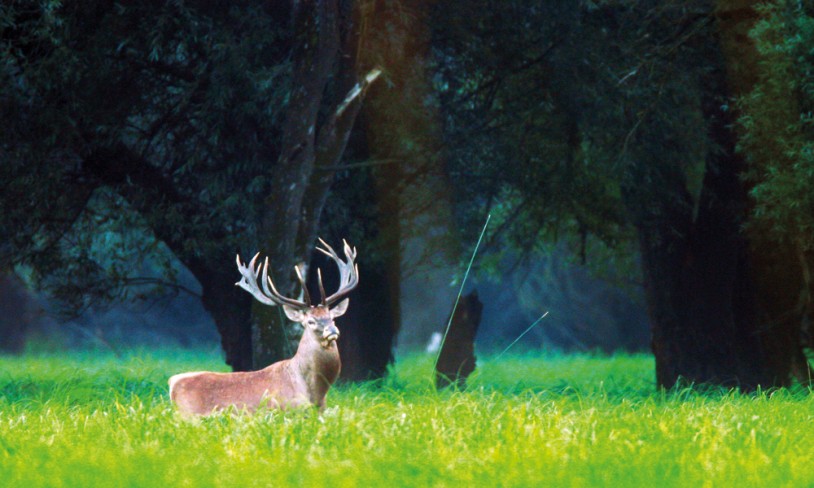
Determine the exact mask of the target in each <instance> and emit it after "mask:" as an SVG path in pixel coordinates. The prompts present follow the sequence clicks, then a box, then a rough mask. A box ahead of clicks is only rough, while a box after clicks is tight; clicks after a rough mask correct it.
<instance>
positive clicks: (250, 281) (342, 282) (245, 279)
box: [235, 239, 359, 309]
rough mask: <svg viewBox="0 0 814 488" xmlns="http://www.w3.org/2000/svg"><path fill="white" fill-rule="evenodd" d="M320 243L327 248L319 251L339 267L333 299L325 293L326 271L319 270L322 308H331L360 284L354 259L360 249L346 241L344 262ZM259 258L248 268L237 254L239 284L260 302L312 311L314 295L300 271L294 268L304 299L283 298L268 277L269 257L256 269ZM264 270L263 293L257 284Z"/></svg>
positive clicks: (254, 258)
mask: <svg viewBox="0 0 814 488" xmlns="http://www.w3.org/2000/svg"><path fill="white" fill-rule="evenodd" d="M319 242H320V244H322V245H323V246H324V249H323V248H321V247H319V246H317V251H319V252H321V253H323V254H325V255H326V256H328V257H329V258H331V259H332V260H333V261H334V262H335V263H336V265H337V266H338V267H339V289H338V290H337V291H336V293H334V294H333V295H331V296H327V295H326V294H325V287H324V286H322V270H319V269H317V276H318V278H319V291H320V292H321V293H322V305H325V306H328V305H331V304H333V303H335V302H337V301H339V299H340V298H343V297H344V296H345V295H347V294H348V293H350V292H351V290H353V289H354V288H356V285H358V284H359V267H358V266H357V265H356V263H354V259H356V248H351V247H350V246H349V245H348V243H347V242H346V241H344V240H343V241H342V243H343V244H344V246H345V249H344V250H345V257H346V258H347V261H343V260H342V258H340V257H339V256H338V255H337V254H336V252H335V251H334V250H333V248H332V247H331V246H329V245H328V244H327V243H326V242H325V241H323V240H322V239H320V240H319ZM259 255H260V253H257V254H255V255H254V257H253V258H252V260H251V261H250V262H249V264H248V265H245V264H243V263H241V262H240V255H239V254H238V255H237V258H236V260H237V270H238V271H239V272H240V275H241V278H240V281H238V282H237V283H235V285H237V286H239V287H241V288H243V289H244V290H246V291H247V292H249V293H251V294H252V296H253V297H254V298H256V299H257V301H259V302H260V303H263V304H265V305H272V306H274V305H289V306H291V307H294V308H298V309H307V308H310V307H311V296H310V295H309V294H308V288H307V287H306V286H305V279H304V278H303V274H302V272H301V271H300V268H298V267H297V266H294V271H295V272H296V273H297V279H298V280H299V282H300V286H302V293H303V297H304V300H296V299H294V298H288V297H285V296H283V295H281V294H280V292H278V291H277V288H276V287H275V286H274V282H273V281H271V277H270V276H269V275H268V268H269V260H268V258H266V259H265V261H264V262H263V264H262V266H261V265H256V266H255V263H256V262H257V257H258V256H259ZM261 271H262V274H263V276H262V278H261V279H260V282H261V283H262V284H263V288H262V290H261V289H260V287H259V286H258V285H257V278H258V277H259V276H260V273H261Z"/></svg>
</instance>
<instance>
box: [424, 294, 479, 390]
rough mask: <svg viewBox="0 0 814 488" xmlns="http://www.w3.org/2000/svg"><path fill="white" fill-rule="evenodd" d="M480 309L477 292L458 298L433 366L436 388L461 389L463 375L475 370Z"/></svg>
mask: <svg viewBox="0 0 814 488" xmlns="http://www.w3.org/2000/svg"><path fill="white" fill-rule="evenodd" d="M482 311H483V303H481V301H480V300H479V299H478V293H477V291H473V292H472V293H470V294H469V295H466V296H463V297H461V300H460V301H459V302H458V308H457V309H456V310H455V315H454V316H453V317H452V323H451V324H450V326H449V331H448V332H447V338H446V340H445V341H444V344H443V345H442V346H441V353H440V355H439V357H438V362H437V363H436V365H435V387H436V388H438V389H441V388H446V387H448V386H450V385H454V386H455V387H456V388H464V387H465V386H466V378H467V377H469V375H470V374H472V372H473V371H475V359H476V358H475V335H476V334H477V333H478V326H480V319H481V312H482Z"/></svg>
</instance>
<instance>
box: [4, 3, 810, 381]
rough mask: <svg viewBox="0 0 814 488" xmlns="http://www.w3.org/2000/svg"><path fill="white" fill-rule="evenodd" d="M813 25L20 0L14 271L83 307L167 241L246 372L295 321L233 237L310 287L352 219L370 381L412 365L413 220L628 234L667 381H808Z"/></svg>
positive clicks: (568, 237) (9, 116)
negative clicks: (305, 267) (261, 293)
mask: <svg viewBox="0 0 814 488" xmlns="http://www.w3.org/2000/svg"><path fill="white" fill-rule="evenodd" d="M812 18H814V6H812V5H811V4H810V2H806V1H803V2H799V1H790V0H776V1H774V2H770V3H768V4H760V3H759V2H757V1H748V0H718V1H711V0H694V1H690V2H686V1H676V0H646V1H633V0H609V1H601V2H599V1H588V0H585V1H576V2H575V1H565V0H551V1H546V2H531V1H524V0H511V1H501V2H490V1H486V0H466V1H464V0H460V1H459V0H452V1H447V2H431V1H422V0H414V1H395V0H376V1H349V0H343V1H336V0H335V1H315V0H313V1H311V0H309V1H300V2H293V3H288V2H272V3H269V4H267V5H265V6H257V5H255V4H254V3H251V2H213V3H207V4H206V5H200V6H195V7H189V6H184V5H182V4H177V3H172V4H164V3H163V2H148V3H144V2H132V3H130V2H124V3H121V2H119V3H113V2H106V1H101V0H100V1H95V2H83V3H81V4H79V3H77V4H69V5H54V6H50V4H40V3H34V2H23V1H19V2H12V3H7V4H5V5H4V6H2V7H0V42H1V43H2V44H0V59H1V60H2V62H1V63H0V77H1V78H2V79H1V80H0V82H2V86H3V87H4V88H5V89H4V90H3V91H2V92H0V119H2V121H3V123H4V131H3V133H2V134H0V161H2V166H1V167H0V168H1V169H0V171H1V172H2V174H0V177H1V178H2V180H3V181H4V183H6V185H5V188H4V190H3V197H2V201H0V205H2V207H0V212H2V215H1V216H0V233H1V234H2V235H0V237H1V238H2V244H1V245H0V269H4V270H9V269H11V267H15V266H16V269H18V270H22V272H24V273H25V274H27V276H28V278H29V281H31V282H32V283H34V284H35V286H38V287H41V288H45V289H50V290H51V291H52V292H54V293H55V294H56V296H59V297H62V298H64V299H66V300H67V301H69V302H71V303H73V304H75V305H76V304H78V305H79V306H80V307H81V306H83V305H86V304H87V300H88V299H89V297H94V296H95V297H102V298H104V299H107V300H110V299H116V298H117V297H119V296H120V294H121V293H122V290H123V289H125V288H122V286H121V285H122V284H123V283H126V281H127V278H128V276H129V275H128V272H129V270H131V269H132V267H133V264H132V263H133V262H134V260H135V261H138V260H139V259H141V258H144V257H145V256H157V255H158V256H161V255H162V253H164V254H163V255H165V256H166V255H168V254H171V255H172V256H175V257H176V258H177V259H178V260H180V261H181V262H182V263H184V265H185V266H187V267H188V268H189V269H190V270H191V271H192V273H193V274H194V275H195V277H196V278H197V279H198V281H199V282H200V283H201V286H202V289H203V292H202V301H203V303H204V305H205V307H206V308H207V310H208V311H209V312H210V313H211V314H212V316H213V317H214V318H215V321H216V323H217V325H218V329H219V332H220V334H221V337H222V339H223V347H224V350H225V352H226V357H227V362H228V363H229V364H230V365H231V366H232V367H233V368H235V369H248V368H251V367H255V366H261V365H263V364H266V363H268V362H270V361H272V360H274V359H278V358H280V357H282V356H284V355H286V345H287V344H288V341H289V335H290V334H291V331H289V330H288V329H287V327H288V326H287V325H286V324H285V323H284V322H283V320H282V317H281V315H280V314H278V313H277V310H276V309H264V308H261V307H260V306H258V305H256V304H255V305H252V304H251V301H250V299H249V297H248V296H247V295H245V294H241V293H240V292H239V291H238V290H236V289H235V288H234V286H233V283H234V280H235V277H234V269H233V268H232V266H233V265H232V263H233V260H234V253H235V252H236V251H240V252H241V256H243V257H244V259H247V258H248V257H250V256H249V254H251V253H253V252H255V251H261V252H262V253H263V254H264V255H268V256H269V258H270V261H271V262H272V263H273V268H274V269H273V274H274V277H275V282H276V283H281V284H283V283H284V284H285V285H284V286H283V288H284V289H283V290H281V291H283V292H284V293H287V294H294V293H295V292H296V290H295V288H294V283H295V281H294V280H293V279H292V275H291V268H292V266H293V265H294V264H295V263H301V262H302V263H310V264H311V265H310V266H309V270H310V272H311V273H313V272H314V271H315V269H316V267H317V266H319V265H320V262H319V261H316V260H314V261H313V262H312V258H311V255H310V249H311V246H312V244H313V242H314V240H315V237H316V236H317V234H321V235H323V236H327V237H329V238H338V237H343V236H349V238H350V239H351V241H352V242H353V240H357V242H354V244H357V245H359V246H360V247H361V248H362V253H361V255H362V256H370V261H367V262H366V260H365V259H360V262H361V263H362V269H361V275H362V280H361V283H362V287H365V288H364V289H363V288H362V287H360V289H359V291H358V294H359V296H358V303H359V304H360V306H359V307H354V306H351V309H350V313H356V314H358V316H357V317H356V318H355V319H353V320H352V321H351V320H349V323H353V324H355V325H352V326H350V329H351V332H350V334H349V335H350V336H351V339H349V340H350V342H348V343H347V344H348V347H344V346H343V347H341V348H340V349H341V350H343V351H347V352H346V353H345V352H343V354H349V355H353V356H354V357H356V359H355V360H354V361H355V362H356V364H357V365H361V366H358V367H356V366H354V368H356V370H355V371H356V372H354V373H353V375H354V376H355V377H364V376H366V375H367V374H377V375H378V374H383V372H384V371H385V367H386V364H387V363H388V362H389V361H390V360H391V358H392V356H391V352H390V349H391V347H392V341H393V339H394V334H395V333H396V332H397V331H398V329H399V320H400V317H401V311H400V309H399V307H400V299H401V298H400V297H401V294H402V293H403V291H402V290H401V289H400V283H401V279H402V276H403V275H404V274H405V273H406V270H404V269H402V266H403V264H404V262H405V256H404V255H403V250H404V249H403V247H404V244H403V243H404V242H405V241H409V240H410V238H411V236H410V234H409V232H408V231H409V225H411V224H409V222H412V221H422V220H424V221H426V220H428V219H429V217H428V216H432V219H435V220H432V219H430V220H432V221H433V225H438V226H442V227H443V226H447V228H448V229H450V231H449V232H446V233H444V235H443V236H442V237H443V239H440V240H439V241H438V242H440V243H441V244H439V247H431V248H429V250H430V252H429V254H433V253H435V254H438V253H436V252H435V250H436V249H444V250H446V252H451V253H452V254H455V253H457V252H458V251H459V249H458V247H459V246H458V241H459V240H466V241H467V242H468V241H469V238H470V237H471V236H473V235H475V234H476V232H477V231H478V229H479V227H480V225H481V224H482V222H483V219H484V217H485V215H486V214H487V213H491V214H492V215H493V217H494V221H495V224H494V225H493V227H492V231H491V234H490V236H489V243H488V244H487V251H489V252H491V254H492V255H493V256H500V255H501V253H507V254H508V253H511V254H512V255H514V256H517V255H520V256H527V257H533V256H534V254H535V253H536V252H538V251H539V250H541V249H543V248H544V247H545V246H546V245H548V244H549V243H551V242H554V241H564V242H565V243H566V244H567V245H568V247H569V248H570V249H571V250H572V252H573V253H574V254H575V255H576V256H578V259H579V260H580V261H581V262H583V263H587V264H592V262H593V261H595V260H597V259H600V258H599V257H597V255H596V254H594V253H592V250H593V249H596V248H597V247H603V248H606V249H617V250H619V251H618V252H619V253H628V254H629V249H630V248H631V245H635V246H636V247H637V249H638V256H639V259H640V263H641V279H642V281H643V283H644V287H645V291H646V297H647V304H648V311H649V314H650V318H651V322H652V331H653V352H654V354H655V357H656V378H657V382H658V384H659V385H661V386H665V387H671V386H673V385H676V384H679V383H682V382H694V383H715V384H724V385H738V386H741V387H744V388H747V389H750V388H755V387H757V386H758V385H767V386H768V385H787V384H789V383H790V382H791V381H793V380H795V379H796V380H800V381H807V380H808V378H809V377H810V375H809V366H808V362H807V359H806V356H805V350H806V348H808V347H809V346H810V337H809V336H808V335H807V334H808V329H807V328H806V327H807V325H806V324H808V322H809V321H810V315H811V312H812V302H811V299H810V296H811V288H812V281H811V271H810V262H811V259H812V247H814V238H812V235H814V232H812V229H814V225H812V221H813V220H812V215H814V211H812V201H814V200H812V198H811V196H810V195H811V192H810V191H808V189H809V188H810V187H811V183H812V182H814V181H812V180H813V179H814V178H812V174H814V171H812V167H814V162H813V161H814V158H812V156H811V155H812V154H814V151H812V144H813V143H812V132H811V130H812V129H811V115H810V113H811V107H812V103H814V89H812V84H811V81H810V80H811V76H810V73H811V69H812V66H814V59H812V57H811V53H810V49H807V48H806V46H809V45H810V41H811V40H812V39H814V21H812ZM379 68H380V69H381V72H379V71H378V69H379ZM379 73H380V80H379V81H375V82H374V80H375V78H376V76H377V75H378V74H379ZM368 85H370V86H368ZM365 96H367V98H366V100H365V103H364V106H363V103H362V101H363V99H364V98H365ZM357 119H359V123H356V122H357ZM346 149H347V150H346ZM349 162H350V163H351V164H348V163H349ZM418 197H421V198H418ZM416 202H418V203H416ZM326 233H327V234H326ZM412 237H413V238H414V237H415V236H414V235H413V236H412ZM602 256H606V254H603V255H602ZM602 259H604V258H602ZM493 262H499V261H498V260H497V259H493ZM366 267H368V268H367V269H365V268H366ZM171 278H172V277H171V276H169V277H168V279H171ZM366 280H369V281H366ZM312 281H313V280H312ZM354 299H357V298H354ZM486 306H487V307H488V304H486ZM382 323H386V325H383V324H382ZM346 340H348V339H346ZM354 361H351V363H353V362H354Z"/></svg>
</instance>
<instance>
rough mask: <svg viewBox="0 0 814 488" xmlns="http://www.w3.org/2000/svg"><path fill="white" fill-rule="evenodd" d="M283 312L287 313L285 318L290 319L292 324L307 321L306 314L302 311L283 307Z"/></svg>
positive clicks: (286, 306)
mask: <svg viewBox="0 0 814 488" xmlns="http://www.w3.org/2000/svg"><path fill="white" fill-rule="evenodd" d="M283 312H285V316H286V317H288V318H289V319H290V320H291V321H292V322H302V321H303V320H305V314H304V313H303V312H302V311H301V310H297V309H296V308H294V307H290V306H288V305H283Z"/></svg>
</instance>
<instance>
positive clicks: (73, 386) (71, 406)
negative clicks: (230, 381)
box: [0, 349, 814, 488]
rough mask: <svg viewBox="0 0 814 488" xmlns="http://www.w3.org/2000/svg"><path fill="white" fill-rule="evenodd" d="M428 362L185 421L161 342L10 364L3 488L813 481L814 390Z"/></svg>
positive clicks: (2, 392) (556, 362)
mask: <svg viewBox="0 0 814 488" xmlns="http://www.w3.org/2000/svg"><path fill="white" fill-rule="evenodd" d="M431 367H432V358H428V357H426V356H410V357H407V358H403V359H402V360H400V361H399V362H398V363H397V364H396V365H395V366H394V367H393V370H392V371H391V374H390V375H389V377H388V378H387V379H385V380H382V381H379V382H374V383H369V384H362V385H341V386H339V387H337V388H335V389H334V390H332V391H331V393H330V394H329V395H328V405H329V408H328V409H326V410H325V411H324V412H323V413H322V414H321V415H320V414H318V413H317V412H315V411H312V410H307V411H298V412H288V413H280V412H266V413H263V414H258V415H254V416H246V415H229V414H226V415H216V416H213V417H209V418H204V419H199V420H193V421H190V420H185V419H184V418H182V417H180V416H179V415H178V414H177V413H176V412H175V411H174V410H173V408H172V406H171V404H170V402H169V399H168V398H167V388H166V382H167V378H168V377H169V376H170V375H171V374H174V373H177V372H180V371H188V370H198V369H217V370H225V368H224V366H223V365H222V364H221V363H220V361H219V359H218V357H217V354H215V353H211V352H209V353H206V352H203V351H197V352H190V351H184V350H180V349H179V350H174V349H167V350H161V351H152V352H147V351H132V352H128V353H126V354H124V356H123V357H115V356H113V355H111V354H108V353H99V352H97V353H93V352H81V353H79V352H77V353H65V354H54V353H51V354H27V355H25V356H22V357H16V358H9V357H0V480H2V481H0V484H1V485H2V486H4V487H18V486H19V487H40V486H42V487H45V486H47V487H63V486H64V487H73V486H76V487H95V486H143V487H174V486H188V487H199V486H201V487H209V486H213V487H214V486H222V487H234V486H241V487H251V486H308V487H311V486H335V487H341V486H382V487H384V486H388V487H389V486H489V487H491V486H590V487H593V486H655V485H657V486H659V487H660V488H661V487H667V486H682V487H686V486H738V487H744V486H772V487H780V486H795V487H799V486H812V485H814V466H812V459H814V395H811V394H810V392H809V390H807V389H803V388H798V389H794V390H776V391H763V392H758V393H755V394H748V395H747V394H739V393H736V392H731V391H721V390H708V391H705V392H699V391H697V390H691V389H685V390H679V391H672V392H660V391H657V390H656V389H655V388H654V386H653V360H652V358H651V357H649V356H647V355H633V356H630V355H617V356H611V357H603V356H592V355H576V356H568V355H550V354H548V355H547V354H527V355H514V356H503V357H502V358H500V359H499V360H496V359H490V358H489V357H486V358H482V359H481V360H480V361H479V363H478V370H477V371H476V373H475V376H474V377H473V378H471V381H470V386H469V388H468V389H467V390H466V391H462V392H459V391H442V392H436V391H435V390H434V388H433V387H432V383H431V380H430V374H429V372H430V370H431Z"/></svg>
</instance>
